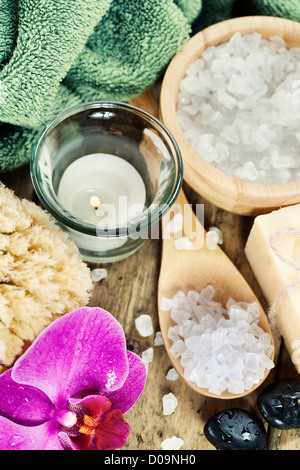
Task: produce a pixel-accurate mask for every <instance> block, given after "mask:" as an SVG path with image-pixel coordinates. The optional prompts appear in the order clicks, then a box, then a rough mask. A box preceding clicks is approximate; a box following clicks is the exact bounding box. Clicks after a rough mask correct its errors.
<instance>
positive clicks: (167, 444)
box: [161, 436, 184, 450]
mask: <svg viewBox="0 0 300 470" xmlns="http://www.w3.org/2000/svg"><path fill="white" fill-rule="evenodd" d="M183 444H184V441H183V440H182V439H181V438H180V437H176V436H173V437H170V438H168V439H165V440H164V441H162V443H161V448H162V449H164V450H179V449H180V448H181V447H182V446H183Z"/></svg>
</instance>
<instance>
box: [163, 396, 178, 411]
mask: <svg viewBox="0 0 300 470" xmlns="http://www.w3.org/2000/svg"><path fill="white" fill-rule="evenodd" d="M162 402H163V414H164V415H166V416H168V415H171V414H173V413H174V411H175V410H176V408H177V405H178V400H177V398H176V397H175V395H174V394H173V393H171V392H170V393H168V394H167V395H164V396H163V400H162Z"/></svg>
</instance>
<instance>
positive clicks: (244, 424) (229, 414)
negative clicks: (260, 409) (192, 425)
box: [204, 408, 267, 450]
mask: <svg viewBox="0 0 300 470" xmlns="http://www.w3.org/2000/svg"><path fill="white" fill-rule="evenodd" d="M204 434H205V437H206V439H207V440H208V441H209V442H210V443H211V444H212V445H213V446H214V447H215V448H216V449H218V450H265V449H266V445H267V434H266V430H265V427H264V425H263V423H262V421H261V420H260V419H259V418H258V417H257V416H254V415H252V414H251V413H249V412H248V411H246V410H243V409H240V408H230V409H227V410H224V411H221V412H220V413H217V414H215V415H214V416H212V417H211V418H210V419H209V420H208V421H207V423H206V424H205V426H204Z"/></svg>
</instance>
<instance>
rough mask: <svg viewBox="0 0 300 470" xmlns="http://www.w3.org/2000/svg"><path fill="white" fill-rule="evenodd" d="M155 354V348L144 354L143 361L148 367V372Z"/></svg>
mask: <svg viewBox="0 0 300 470" xmlns="http://www.w3.org/2000/svg"><path fill="white" fill-rule="evenodd" d="M153 357H154V353H153V348H151V347H150V348H148V349H146V350H145V351H143V352H142V355H141V359H142V361H143V363H144V364H145V366H146V370H147V371H148V366H149V364H150V363H151V362H152V361H153Z"/></svg>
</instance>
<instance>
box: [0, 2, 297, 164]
mask: <svg viewBox="0 0 300 470" xmlns="http://www.w3.org/2000/svg"><path fill="white" fill-rule="evenodd" d="M246 3H247V5H246V6H244V4H245V1H244V0H68V1H66V0H55V1H53V0H0V171H1V172H3V171H7V170H11V169H14V168H17V167H19V166H21V165H23V164H25V163H28V161H29V159H30V155H31V150H32V146H33V144H34V142H35V140H36V138H37V136H38V134H39V132H40V131H41V129H42V128H43V127H44V126H45V124H46V123H47V122H48V121H49V120H51V119H52V118H53V117H55V116H56V115H57V114H58V113H60V112H61V111H63V110H65V109H66V108H68V107H70V106H72V105H75V104H79V103H82V102H87V101H92V100H118V101H128V100H129V99H130V98H132V97H134V96H135V95H137V94H139V93H141V92H143V91H145V90H146V89H147V88H149V87H150V86H151V85H153V83H155V81H156V80H157V79H158V78H159V77H160V76H161V74H162V73H163V71H164V69H165V67H166V66H167V65H168V63H169V61H170V60H171V59H172V57H173V56H174V55H175V54H176V52H177V51H178V50H179V49H180V48H181V47H182V45H183V44H184V43H185V42H186V41H187V40H188V39H189V37H190V36H191V35H192V34H194V33H196V32H198V31H200V30H201V29H203V28H204V27H206V26H209V25H211V24H213V23H215V22H219V21H222V20H225V19H228V18H230V17H232V16H238V15H239V14H241V15H247V14H253V12H255V14H268V15H274V16H282V17H286V18H292V19H294V20H295V19H296V20H300V12H299V0H250V1H247V2H246ZM239 8H240V10H241V13H239Z"/></svg>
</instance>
